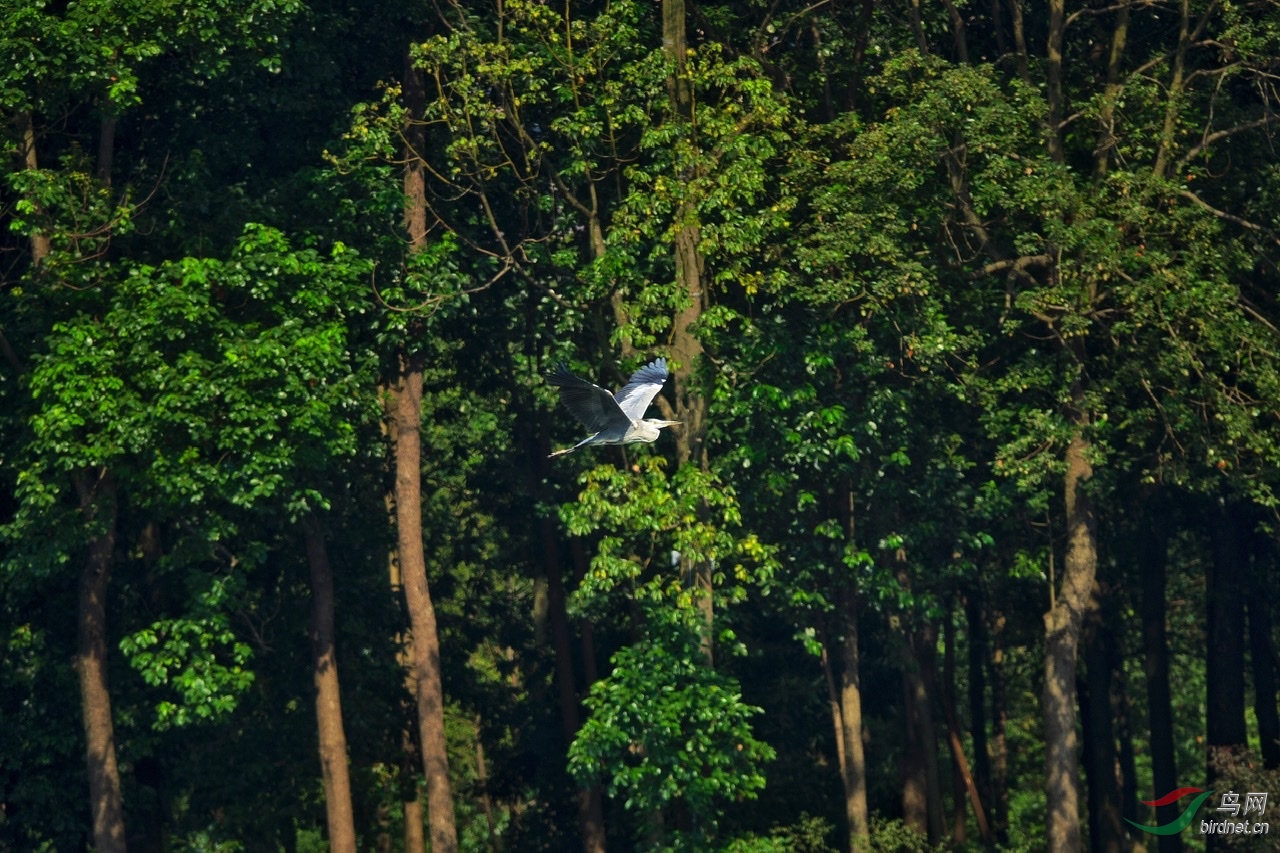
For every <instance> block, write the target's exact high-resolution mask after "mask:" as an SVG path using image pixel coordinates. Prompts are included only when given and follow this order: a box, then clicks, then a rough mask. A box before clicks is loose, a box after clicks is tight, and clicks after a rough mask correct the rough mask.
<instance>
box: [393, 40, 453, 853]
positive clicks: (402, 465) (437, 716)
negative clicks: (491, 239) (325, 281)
mask: <svg viewBox="0 0 1280 853" xmlns="http://www.w3.org/2000/svg"><path fill="white" fill-rule="evenodd" d="M405 66H406V67H405V101H406V106H407V108H408V113H409V117H410V123H409V126H408V127H406V128H405V135H406V138H407V140H408V148H409V150H408V152H407V154H408V156H406V158H405V172H404V195H405V230H406V231H407V232H408V235H409V251H411V252H420V251H422V250H423V249H424V248H425V246H426V237H427V187H426V174H425V172H424V168H423V163H422V161H421V159H419V153H420V152H421V151H422V150H423V149H424V147H425V145H426V138H425V133H424V131H423V128H422V125H421V124H420V123H419V122H418V121H417V120H418V119H420V118H421V117H422V112H423V109H424V105H425V103H426V92H425V90H424V88H423V83H422V76H421V74H420V73H419V72H418V70H417V69H416V68H414V66H413V62H412V61H411V60H409V59H407V58H406V62H405ZM424 360H425V358H424V356H423V355H422V353H421V352H417V353H413V354H405V355H403V356H402V357H401V363H400V375H399V376H398V377H397V381H396V385H395V387H394V388H393V389H392V392H393V394H394V395H395V407H396V424H395V436H396V441H395V462H396V495H395V503H396V534H397V541H396V544H397V553H398V554H399V557H400V560H399V563H400V574H401V577H402V579H403V581H404V596H405V602H406V604H407V605H408V609H409V622H410V627H411V630H412V632H413V668H414V680H415V686H416V689H417V701H418V732H419V738H420V744H421V747H422V767H423V772H424V774H425V776H426V786H427V822H428V824H429V825H430V829H431V851H432V853H454V851H456V850H457V849H458V830H457V826H456V824H455V822H454V815H453V791H452V788H451V785H450V782H449V754H448V751H447V749H446V744H445V736H444V687H443V684H442V681H441V667H440V636H439V633H438V631H437V628H436V611H435V605H434V604H432V601H431V590H430V587H429V585H428V583H427V562H426V555H425V553H424V552H423V544H422V434H421V428H422V370H423V365H424Z"/></svg>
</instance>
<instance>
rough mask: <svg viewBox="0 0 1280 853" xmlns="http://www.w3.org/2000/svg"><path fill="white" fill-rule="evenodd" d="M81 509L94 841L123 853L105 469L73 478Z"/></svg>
mask: <svg viewBox="0 0 1280 853" xmlns="http://www.w3.org/2000/svg"><path fill="white" fill-rule="evenodd" d="M73 480H74V483H75V487H76V492H77V494H78V496H79V498H80V513H81V515H82V516H83V518H84V521H85V524H86V525H87V526H88V527H89V528H90V529H91V530H92V531H93V532H92V534H91V536H90V539H89V544H88V552H87V554H86V556H85V564H84V570H83V571H82V572H81V574H80V594H79V612H78V623H79V630H78V634H79V641H78V644H77V649H76V673H77V675H78V676H79V678H80V708H81V712H82V716H83V719H84V736H85V763H86V766H87V769H88V773H89V808H90V811H91V813H92V815H93V844H94V847H95V849H97V850H98V853H124V850H125V830H124V808H123V803H122V798H121V794H120V769H119V767H118V766H117V764H116V735H115V723H114V721H113V720H112V718H111V692H110V690H109V689H108V686H107V602H106V599H107V587H108V584H109V582H110V579H111V567H112V562H113V560H114V556H113V552H114V551H115V544H116V493H115V484H114V483H113V482H112V480H111V475H110V474H109V473H108V472H107V471H106V470H105V469H103V470H101V471H98V472H96V473H90V472H88V471H84V472H80V473H77V474H75V475H74V476H73Z"/></svg>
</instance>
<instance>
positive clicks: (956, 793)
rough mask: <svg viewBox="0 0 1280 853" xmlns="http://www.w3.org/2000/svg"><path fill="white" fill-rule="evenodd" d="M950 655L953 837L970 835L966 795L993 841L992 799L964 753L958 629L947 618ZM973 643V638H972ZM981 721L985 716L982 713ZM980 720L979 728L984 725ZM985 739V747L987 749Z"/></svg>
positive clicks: (945, 701) (947, 713)
mask: <svg viewBox="0 0 1280 853" xmlns="http://www.w3.org/2000/svg"><path fill="white" fill-rule="evenodd" d="M946 643H947V646H946V647H947V657H946V666H945V667H944V670H945V672H946V677H945V679H944V684H945V689H944V690H943V691H942V693H941V694H940V699H941V702H940V704H941V705H942V714H943V718H944V720H945V721H946V724H947V745H948V746H949V747H950V748H951V766H952V768H953V772H952V796H953V797H954V798H955V818H954V822H953V829H952V832H951V839H952V841H953V842H954V843H956V844H961V843H963V842H964V841H965V840H966V839H965V835H966V813H965V805H964V801H965V797H966V796H967V797H968V798H969V805H970V806H972V808H973V816H974V820H975V821H976V822H977V824H978V832H979V833H980V834H981V835H982V841H983V843H984V844H988V845H990V844H992V843H994V841H995V837H994V836H993V835H992V834H991V824H990V823H989V822H988V820H987V807H986V805H984V803H987V802H989V801H987V800H984V799H983V795H982V792H981V790H980V789H979V787H978V782H977V780H976V779H974V777H973V773H972V772H971V771H970V770H969V762H968V759H966V758H965V755H964V740H963V738H962V736H961V733H960V721H959V714H958V713H957V711H956V702H955V694H956V686H955V661H954V657H955V653H954V652H953V650H952V647H953V646H954V644H955V628H954V623H953V622H952V621H951V620H950V619H948V621H947V636H946ZM970 644H972V638H971V639H970ZM981 705H982V703H981V702H979V707H978V713H979V714H981V713H982V707H981ZM979 720H981V716H979ZM981 725H982V724H981V723H979V727H981ZM985 747H986V744H985V741H984V743H983V748H984V749H985ZM974 753H975V755H976V754H977V744H975V745H974Z"/></svg>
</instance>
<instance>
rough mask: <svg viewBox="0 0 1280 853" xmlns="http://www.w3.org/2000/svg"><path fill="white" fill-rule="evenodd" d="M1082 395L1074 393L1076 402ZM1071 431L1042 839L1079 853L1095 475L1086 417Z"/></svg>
mask: <svg viewBox="0 0 1280 853" xmlns="http://www.w3.org/2000/svg"><path fill="white" fill-rule="evenodd" d="M1082 395H1083V391H1082V389H1080V388H1079V387H1077V388H1075V389H1074V390H1073V397H1074V398H1075V399H1076V400H1077V401H1078V400H1079V399H1080V397H1081V396H1082ZM1073 420H1074V423H1075V433H1074V435H1072V437H1071V441H1070V443H1069V444H1068V445H1067V451H1066V474H1065V476H1064V478H1063V479H1064V493H1065V502H1066V515H1067V525H1066V526H1067V543H1066V558H1065V559H1064V560H1063V577H1062V586H1061V589H1060V590H1059V592H1058V595H1057V600H1056V601H1055V602H1054V604H1053V606H1052V607H1050V608H1049V611H1048V612H1047V613H1045V615H1044V623H1045V663H1044V666H1045V673H1044V693H1043V699H1042V707H1043V709H1044V717H1045V726H1044V729H1045V731H1044V734H1045V793H1046V795H1047V803H1046V804H1047V810H1048V819H1047V821H1046V832H1045V838H1046V840H1047V841H1048V844H1049V848H1050V849H1051V850H1054V851H1069V853H1073V851H1077V850H1080V849H1081V835H1080V790H1079V773H1080V755H1079V739H1078V738H1077V736H1076V706H1075V693H1076V690H1075V688H1076V655H1077V649H1078V646H1079V642H1080V627H1081V623H1082V620H1083V617H1084V613H1085V611H1086V610H1087V609H1088V606H1089V595H1090V591H1091V590H1092V589H1093V582H1094V578H1095V577H1096V576H1097V570H1098V549H1097V534H1096V531H1095V527H1094V516H1093V506H1092V503H1091V502H1090V500H1089V496H1088V494H1087V493H1086V491H1085V484H1086V483H1087V482H1088V480H1089V478H1090V477H1091V476H1092V475H1093V466H1092V465H1091V463H1090V462H1089V451H1090V449H1091V448H1090V443H1089V439H1088V438H1087V437H1086V436H1085V434H1084V430H1085V427H1086V426H1087V420H1086V418H1085V416H1084V415H1083V414H1082V413H1081V412H1080V411H1078V410H1077V411H1076V412H1074V413H1073Z"/></svg>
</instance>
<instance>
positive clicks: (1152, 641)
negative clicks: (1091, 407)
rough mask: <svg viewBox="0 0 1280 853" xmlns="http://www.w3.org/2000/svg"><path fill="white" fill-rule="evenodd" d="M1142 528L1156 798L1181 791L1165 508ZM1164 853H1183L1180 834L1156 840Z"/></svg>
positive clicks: (1169, 816)
mask: <svg viewBox="0 0 1280 853" xmlns="http://www.w3.org/2000/svg"><path fill="white" fill-rule="evenodd" d="M1139 525H1140V526H1139V529H1138V568H1139V570H1140V573H1141V578H1142V648H1143V654H1144V658H1143V671H1144V674H1145V675H1146V680H1147V713H1148V721H1149V724H1150V727H1151V743H1150V749H1151V778H1152V784H1153V786H1154V787H1155V790H1154V791H1152V792H1151V796H1152V798H1157V797H1163V796H1164V795H1165V794H1167V793H1169V792H1171V791H1175V790H1177V788H1178V787H1179V786H1178V768H1177V765H1176V761H1175V758H1174V756H1175V755H1176V753H1175V751H1174V746H1173V704H1172V700H1171V694H1170V688H1169V644H1168V639H1167V635H1166V632H1165V600H1164V599H1165V585H1166V575H1165V564H1166V561H1167V555H1168V532H1167V528H1166V526H1165V524H1164V520H1163V515H1162V513H1161V508H1159V507H1154V506H1152V505H1151V504H1150V503H1148V504H1147V506H1145V507H1144V509H1143V512H1142V515H1141V517H1140V519H1139ZM1179 813H1180V812H1179V807H1178V804H1177V803H1169V804H1168V805H1165V806H1161V807H1159V808H1158V809H1156V823H1158V824H1164V823H1169V822H1171V821H1173V820H1175V819H1176V818H1177V817H1178V814H1179ZM1157 844H1158V846H1159V850H1160V853H1180V851H1181V850H1182V836H1181V835H1161V836H1157Z"/></svg>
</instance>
